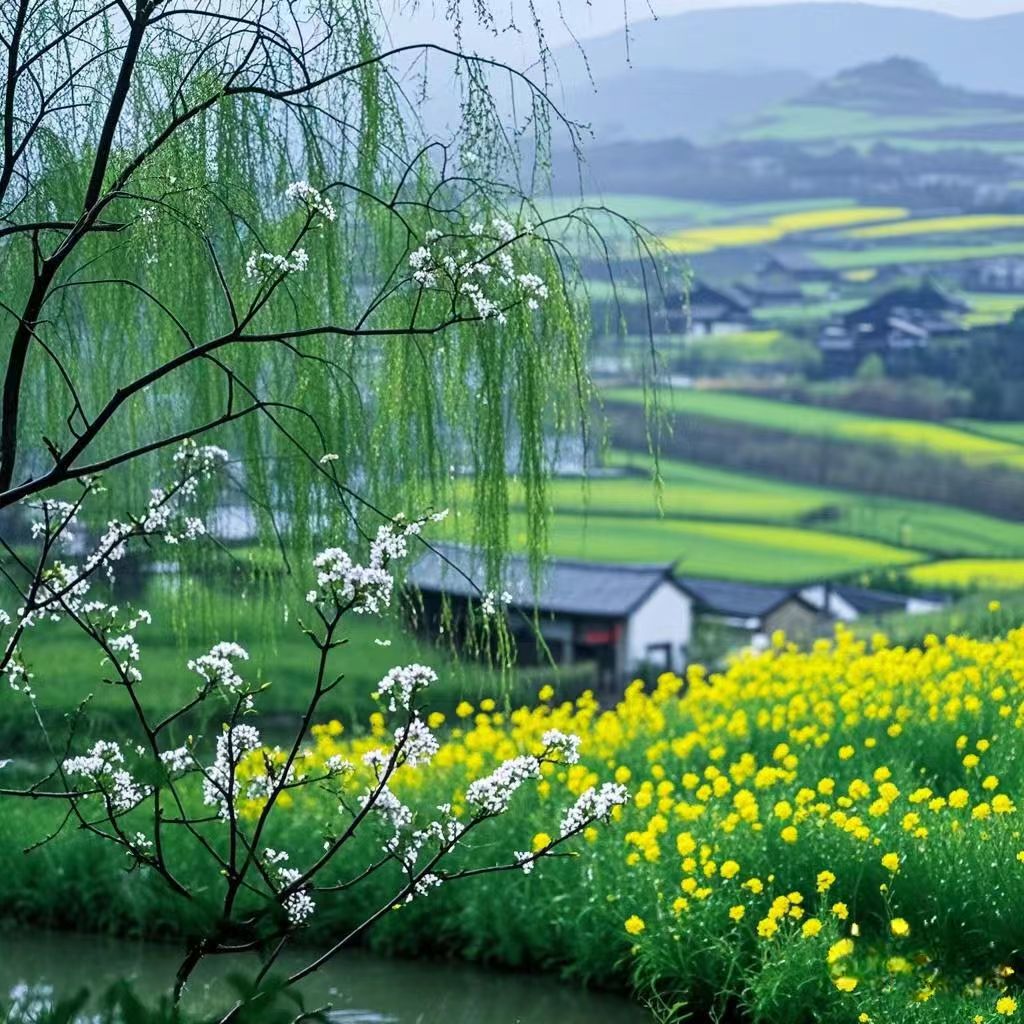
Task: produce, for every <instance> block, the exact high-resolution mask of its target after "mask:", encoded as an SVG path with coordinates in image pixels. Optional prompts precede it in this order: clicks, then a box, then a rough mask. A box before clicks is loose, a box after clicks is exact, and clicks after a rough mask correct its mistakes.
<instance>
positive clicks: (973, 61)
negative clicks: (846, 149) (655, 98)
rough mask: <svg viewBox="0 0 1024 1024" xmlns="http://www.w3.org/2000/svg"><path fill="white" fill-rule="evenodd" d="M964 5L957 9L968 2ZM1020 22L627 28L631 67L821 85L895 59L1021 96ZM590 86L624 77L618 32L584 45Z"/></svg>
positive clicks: (574, 57)
mask: <svg viewBox="0 0 1024 1024" xmlns="http://www.w3.org/2000/svg"><path fill="white" fill-rule="evenodd" d="M969 2H970V0H964V3H965V4H966V3H969ZM1022 40H1024V14H1008V15H1002V16H999V17H993V18H979V19H964V18H955V17H952V16H950V15H946V14H937V13H933V12H928V11H915V10H908V9H905V8H898V7H874V6H871V5H870V4H861V3H821V4H792V3H791V4H779V5H777V6H767V7H732V8H724V9H720V10H700V11H690V12H686V13H684V14H677V15H673V16H671V17H664V18H660V19H658V20H657V21H646V22H639V23H636V24H634V25H632V26H631V30H630V52H631V56H632V65H633V67H635V68H659V67H660V68H671V69H673V70H675V71H684V70H685V71H715V72H733V73H741V74H753V73H760V72H765V71H776V70H780V69H781V70H786V71H791V72H799V73H801V74H804V75H810V76H812V77H814V78H817V79H821V78H826V77H830V76H832V75H835V74H837V73H838V72H840V71H841V70H842V69H844V68H849V67H853V66H857V65H860V64H867V63H871V62H875V61H879V60H882V59H883V58H885V57H887V56H889V55H891V54H901V55H903V56H905V57H908V58H911V59H912V60H915V61H920V62H922V63H924V64H926V65H928V66H929V67H931V68H932V69H934V71H935V72H936V74H937V75H938V76H939V78H940V79H941V80H943V81H946V82H950V83H953V84H954V85H957V86H961V87H963V88H969V89H974V90H984V91H988V92H1002V93H1007V92H1008V93H1024V71H1022V69H1021V62H1020V48H1021V42H1022ZM584 49H585V50H586V54H587V58H588V60H589V62H590V69H591V73H592V74H593V77H594V79H595V80H596V81H597V82H598V85H599V86H600V84H601V83H602V82H611V81H613V80H620V79H622V78H623V77H625V76H626V75H627V72H626V71H625V68H626V67H627V64H626V54H625V46H624V42H623V36H622V33H621V32H617V33H615V34H613V35H610V36H605V37H602V38H598V39H591V40H587V41H586V43H585V44H584ZM556 57H557V61H558V66H559V69H560V72H561V75H562V80H563V82H564V83H565V85H566V87H567V89H568V88H572V87H576V86H579V85H581V84H583V83H584V82H586V80H587V72H586V69H585V67H584V64H583V60H582V58H581V57H580V55H579V54H578V52H576V51H575V50H574V49H573V48H565V49H563V50H560V51H559V52H558V54H557V55H556Z"/></svg>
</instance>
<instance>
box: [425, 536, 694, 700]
mask: <svg viewBox="0 0 1024 1024" xmlns="http://www.w3.org/2000/svg"><path fill="white" fill-rule="evenodd" d="M672 569H673V566H672V565H671V564H663V565H618V564H609V563H606V562H578V561H572V560H568V559H560V558H554V559H549V560H548V562H547V563H546V564H545V567H544V570H543V572H542V574H541V578H540V580H539V581H534V580H533V579H532V577H531V575H530V572H529V566H528V564H527V561H526V559H525V558H522V557H520V556H511V557H510V558H509V559H508V562H507V565H506V569H505V575H504V578H503V580H502V583H501V586H500V587H499V588H498V589H501V590H505V591H508V593H509V594H511V596H512V601H511V602H510V604H509V606H508V622H509V626H510V628H511V629H512V631H513V633H514V634H515V636H516V642H517V644H516V645H517V649H518V658H519V661H520V663H521V664H525V665H529V664H539V665H542V664H544V663H545V661H546V660H547V653H545V652H544V651H543V649H542V648H541V645H539V644H538V643H537V638H536V634H535V632H534V629H533V623H534V619H535V616H536V622H537V623H538V624H539V627H540V633H541V636H542V637H543V641H544V645H545V646H546V647H547V649H548V652H550V656H551V658H552V659H553V660H554V662H555V664H556V665H559V666H572V665H577V664H581V663H586V664H589V665H593V666H594V668H595V674H596V676H597V682H598V685H599V686H602V687H604V688H608V689H612V688H621V687H622V686H623V685H625V684H626V683H628V682H629V681H630V680H631V679H633V678H634V677H635V676H636V675H637V674H638V673H640V672H647V673H648V674H651V673H657V672H662V671H669V670H672V671H677V672H678V671H681V670H682V669H683V668H684V667H685V665H686V660H687V658H686V651H687V648H688V647H689V645H690V639H691V636H692V633H693V599H692V598H691V597H690V595H689V594H688V593H687V592H686V591H685V590H684V589H683V588H682V587H681V586H680V585H679V584H678V583H677V582H676V581H675V579H674V577H673V574H672ZM485 580H486V572H485V569H484V564H483V559H482V558H481V557H480V554H479V552H476V551H474V550H473V549H471V548H466V547H462V546H460V545H454V544H440V545H435V550H433V551H428V552H426V553H425V554H424V555H423V556H422V557H421V558H420V559H419V560H418V561H417V562H416V563H415V564H414V565H413V567H412V569H411V571H410V572H409V575H408V580H407V582H408V584H409V586H410V587H412V588H414V589H415V590H416V591H417V592H418V594H419V602H420V605H421V608H422V624H423V625H424V626H425V627H426V630H427V632H432V631H433V630H434V629H435V627H436V626H437V624H438V623H439V622H440V621H441V619H442V608H443V605H444V604H445V603H447V604H448V606H449V610H450V612H451V613H453V614H454V617H455V619H456V620H457V619H458V617H459V614H460V610H462V611H464V610H465V607H466V605H467V604H468V603H475V602H478V601H479V599H480V595H479V592H478V591H477V589H476V586H477V585H481V586H482V585H483V583H484V581H485Z"/></svg>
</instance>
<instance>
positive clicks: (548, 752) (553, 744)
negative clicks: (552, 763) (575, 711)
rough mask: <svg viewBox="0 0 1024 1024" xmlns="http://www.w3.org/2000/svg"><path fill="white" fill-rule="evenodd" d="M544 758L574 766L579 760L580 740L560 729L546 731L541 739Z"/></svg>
mask: <svg viewBox="0 0 1024 1024" xmlns="http://www.w3.org/2000/svg"><path fill="white" fill-rule="evenodd" d="M541 743H543V744H544V751H545V756H547V757H551V758H554V759H555V760H557V761H560V762H561V763H562V764H576V763H577V762H578V761H579V759H580V738H579V736H573V735H571V734H570V733H564V732H562V731H561V730H560V729H548V731H547V732H545V733H544V735H543V736H542V737H541Z"/></svg>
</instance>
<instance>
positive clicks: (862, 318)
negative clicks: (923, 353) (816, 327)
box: [818, 280, 971, 376]
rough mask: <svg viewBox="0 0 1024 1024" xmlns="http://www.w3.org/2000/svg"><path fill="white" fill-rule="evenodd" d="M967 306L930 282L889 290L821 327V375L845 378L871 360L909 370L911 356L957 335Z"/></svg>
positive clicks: (911, 365) (913, 364)
mask: <svg viewBox="0 0 1024 1024" xmlns="http://www.w3.org/2000/svg"><path fill="white" fill-rule="evenodd" d="M970 309H971V307H970V305H969V304H968V303H967V302H965V301H964V300H963V299H961V298H959V297H958V296H955V295H951V294H949V293H948V292H946V291H945V290H944V289H942V288H941V287H940V286H939V285H937V284H936V283H935V282H934V281H931V280H924V281H922V282H921V283H920V284H919V285H916V286H904V287H900V288H893V289H891V290H890V291H887V292H885V293H884V294H883V295H880V296H879V297H878V298H876V299H874V300H872V301H871V302H869V303H867V305H864V306H861V307H859V308H858V309H855V310H852V311H851V312H849V313H846V314H845V315H843V316H841V317H837V318H835V319H834V320H832V321H831V322H829V323H827V324H825V325H824V326H823V327H822V329H821V331H820V332H819V334H818V349H819V351H820V352H821V355H822V360H823V370H824V372H825V374H826V375H828V376H846V375H849V374H851V373H853V372H854V371H855V370H856V369H857V367H858V366H859V365H860V364H861V363H862V362H863V361H864V360H865V359H866V358H868V356H871V355H878V356H879V357H880V358H881V359H882V360H883V362H884V363H885V366H886V368H887V369H888V370H890V371H895V372H901V371H902V370H913V369H914V367H915V365H916V363H915V359H914V355H915V353H916V352H919V351H920V350H923V349H926V348H928V346H929V344H930V343H931V341H932V340H933V339H935V338H950V337H955V336H958V335H961V334H963V333H964V332H965V330H966V328H965V327H964V324H963V319H962V318H963V316H964V314H965V313H968V312H970Z"/></svg>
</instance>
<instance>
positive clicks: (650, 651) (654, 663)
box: [644, 644, 672, 672]
mask: <svg viewBox="0 0 1024 1024" xmlns="http://www.w3.org/2000/svg"><path fill="white" fill-rule="evenodd" d="M644 661H645V662H646V663H647V664H648V665H650V667H651V668H654V669H658V670H659V671H662V672H667V671H668V670H669V669H670V668H671V667H672V645H671V644H648V645H647V650H646V652H645V653H644Z"/></svg>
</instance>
